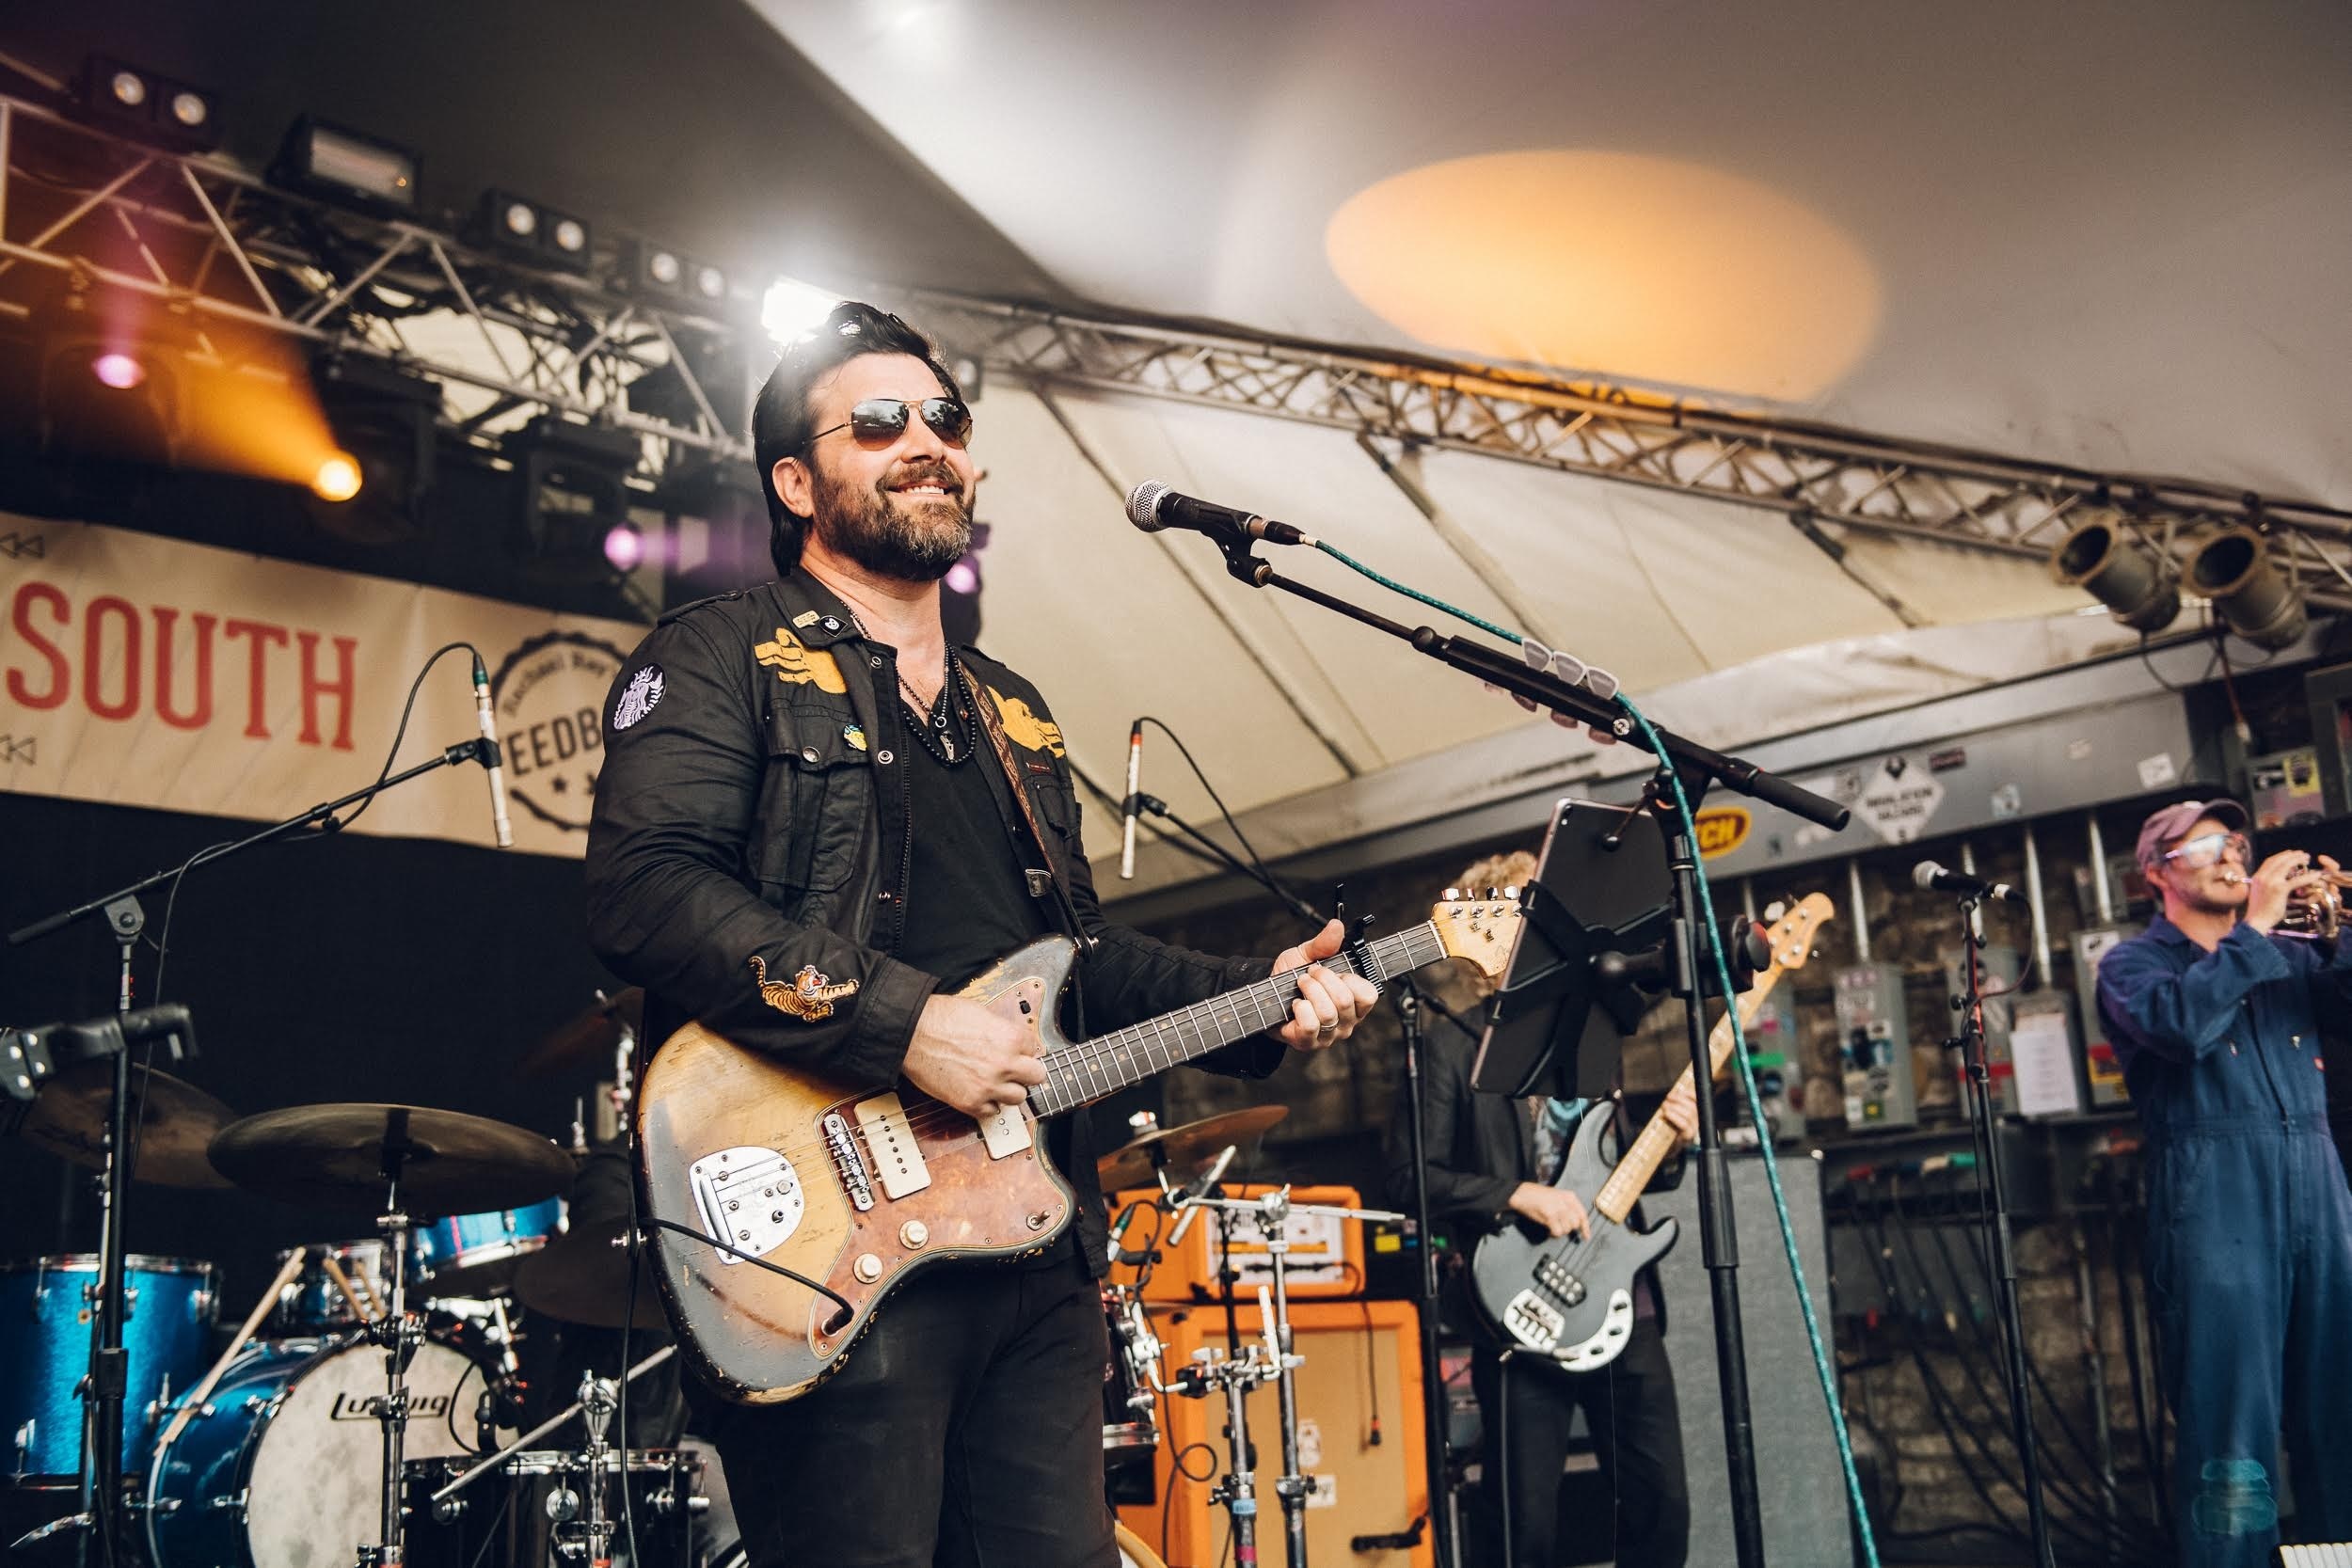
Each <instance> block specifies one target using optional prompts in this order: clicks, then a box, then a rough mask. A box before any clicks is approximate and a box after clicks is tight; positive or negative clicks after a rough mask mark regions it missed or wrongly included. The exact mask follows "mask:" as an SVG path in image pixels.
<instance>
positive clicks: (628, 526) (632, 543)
mask: <svg viewBox="0 0 2352 1568" xmlns="http://www.w3.org/2000/svg"><path fill="white" fill-rule="evenodd" d="M604 558H605V560H607V561H609V562H612V569H613V570H614V571H616V572H633V571H635V570H637V568H638V567H640V566H643V565H644V563H645V535H644V531H643V530H641V529H640V528H639V527H638V526H637V525H636V524H635V523H615V524H613V525H612V527H611V528H609V529H607V530H606V531H605V535H604Z"/></svg>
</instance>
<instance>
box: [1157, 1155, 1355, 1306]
mask: <svg viewBox="0 0 2352 1568" xmlns="http://www.w3.org/2000/svg"><path fill="white" fill-rule="evenodd" d="M1272 1191H1274V1188H1272V1187H1270V1186H1264V1185H1260V1184H1254V1183H1253V1184H1250V1185H1247V1186H1231V1187H1228V1188H1226V1192H1227V1193H1228V1194H1229V1195H1230V1196H1233V1197H1238V1198H1252V1197H1261V1196H1264V1195H1265V1194H1267V1193H1270V1192H1272ZM1157 1196H1159V1193H1158V1189H1156V1188H1136V1189H1132V1190H1130V1191H1127V1192H1122V1193H1120V1195H1119V1196H1118V1200H1117V1206H1116V1207H1115V1208H1114V1209H1113V1211H1112V1212H1113V1213H1114V1214H1117V1213H1118V1212H1120V1211H1122V1210H1124V1209H1125V1208H1126V1207H1127V1205H1128V1204H1130V1203H1132V1202H1134V1201H1135V1200H1136V1199H1137V1198H1150V1197H1157ZM1291 1201H1292V1202H1293V1203H1320V1204H1324V1205H1327V1206H1328V1207H1330V1208H1334V1209H1360V1208H1362V1207H1363V1199H1362V1198H1361V1197H1360V1196H1358V1194H1357V1191H1356V1189H1355V1188H1353V1187H1293V1188H1292V1189H1291ZM1229 1217H1230V1219H1231V1220H1232V1238H1233V1268H1234V1272H1235V1273H1236V1274H1237V1275H1239V1276H1240V1277H1239V1278H1237V1279H1236V1280H1235V1281H1234V1283H1233V1295H1234V1298H1235V1299H1236V1300H1238V1301H1246V1302H1252V1303H1254V1302H1255V1301H1256V1300H1257V1299H1258V1287H1259V1286H1261V1285H1272V1284H1273V1283H1274V1262H1273V1259H1272V1258H1271V1257H1270V1256H1269V1255H1268V1254H1267V1252H1266V1247H1265V1237H1264V1236H1263V1235H1262V1234H1261V1233H1260V1232H1259V1229H1258V1222H1257V1219H1256V1217H1255V1216H1253V1215H1249V1214H1233V1215H1231V1216H1228V1215H1226V1214H1223V1213H1220V1212H1217V1211H1216V1210H1213V1209H1203V1210H1201V1211H1200V1212H1199V1213H1197V1214H1195V1215H1194V1216H1193V1221H1192V1228H1191V1229H1190V1230H1188V1231H1186V1232H1185V1233H1184V1244H1183V1245H1182V1246H1180V1247H1178V1248H1177V1249H1176V1250H1174V1251H1173V1252H1170V1251H1168V1248H1167V1247H1166V1246H1164V1245H1163V1246H1162V1247H1161V1248H1160V1251H1161V1252H1162V1253H1163V1254H1164V1256H1163V1257H1162V1258H1161V1259H1160V1261H1159V1262H1158V1263H1157V1264H1156V1265H1155V1266H1154V1267H1153V1268H1152V1277H1151V1278H1150V1279H1149V1280H1148V1281H1146V1282H1145V1284H1144V1287H1143V1299H1144V1300H1146V1301H1183V1302H1207V1301H1218V1300H1221V1299H1223V1298H1222V1297H1221V1296H1220V1295H1219V1294H1218V1289H1219V1288H1218V1285H1217V1278H1216V1275H1217V1271H1218V1270H1219V1269H1220V1268H1222V1267H1224V1264H1225V1232H1226V1228H1227V1227H1226V1226H1225V1224H1224V1223H1223V1222H1224V1221H1226V1220H1227V1219H1228V1218H1229ZM1159 1224H1160V1234H1161V1236H1162V1237H1165V1236H1166V1235H1167V1234H1168V1231H1169V1230H1171V1229H1173V1228H1174V1227H1175V1225H1176V1216H1175V1215H1172V1214H1169V1215H1162V1216H1160V1221H1159ZM1151 1226H1152V1216H1151V1215H1150V1214H1139V1215H1137V1216H1136V1223H1135V1226H1134V1227H1133V1228H1132V1229H1130V1230H1129V1231H1128V1232H1127V1234H1126V1235H1125V1236H1124V1237H1123V1238H1121V1240H1122V1241H1123V1242H1124V1243H1125V1244H1126V1245H1127V1246H1128V1247H1129V1248H1131V1249H1132V1248H1139V1247H1142V1246H1144V1245H1146V1244H1147V1242H1148V1240H1149V1238H1150V1235H1151ZM1283 1231H1284V1233H1285V1234H1286V1235H1288V1236H1289V1237H1290V1243H1291V1251H1290V1263H1289V1266H1288V1280H1287V1284H1286V1289H1287V1290H1288V1291H1289V1293H1290V1296H1291V1298H1292V1299H1293V1300H1298V1299H1301V1298H1313V1297H1316V1296H1359V1295H1362V1294H1363V1293H1364V1226H1363V1222H1362V1221H1361V1220H1343V1219H1334V1218H1332V1217H1331V1216H1329V1215H1327V1214H1293V1215H1291V1216H1290V1219H1289V1221H1288V1223H1286V1224H1285V1225H1284V1226H1283ZM1136 1272H1137V1271H1136V1269H1135V1268H1133V1267H1131V1266H1129V1265H1127V1264H1124V1263H1118V1264H1113V1265H1112V1267H1111V1278H1112V1279H1113V1280H1115V1281H1117V1282H1118V1283H1120V1284H1121V1285H1133V1284H1134V1283H1135V1282H1136Z"/></svg>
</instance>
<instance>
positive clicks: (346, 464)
mask: <svg viewBox="0 0 2352 1568" xmlns="http://www.w3.org/2000/svg"><path fill="white" fill-rule="evenodd" d="M362 483H363V481H362V480H361V477H360V473H359V460H358V458H356V457H354V456H352V455H351V453H349V452H347V451H339V452H336V453H334V454H332V455H331V456H329V457H327V458H326V459H325V460H324V461H322V462H321V463H320V464H319V471H318V472H317V473H316V474H314V475H312V476H311V479H310V490H311V493H312V494H314V495H316V496H317V497H318V499H321V500H323V501H347V500H349V499H351V498H352V497H354V496H356V495H358V493H359V490H360V487H361V484H362Z"/></svg>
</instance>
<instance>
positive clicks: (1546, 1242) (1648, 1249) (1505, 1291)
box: [1470, 893, 1836, 1372]
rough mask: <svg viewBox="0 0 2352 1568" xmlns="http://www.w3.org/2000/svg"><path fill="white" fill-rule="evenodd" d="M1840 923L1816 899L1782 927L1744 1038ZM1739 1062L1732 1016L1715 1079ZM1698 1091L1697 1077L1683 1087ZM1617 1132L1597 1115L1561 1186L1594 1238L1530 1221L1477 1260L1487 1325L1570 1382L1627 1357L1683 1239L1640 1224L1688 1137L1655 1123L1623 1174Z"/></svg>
mask: <svg viewBox="0 0 2352 1568" xmlns="http://www.w3.org/2000/svg"><path fill="white" fill-rule="evenodd" d="M1835 912H1836V911H1835V909H1834V908H1833V906H1832V905H1831V903H1830V901H1829V898H1828V896H1827V895H1824V894H1819V893H1811V894H1807V895H1805V896H1804V898H1803V899H1802V900H1800V901H1799V902H1798V904H1797V907H1796V908H1794V909H1792V910H1790V911H1788V912H1787V913H1786V914H1784V915H1782V916H1781V917H1780V919H1779V920H1778V921H1777V922H1775V923H1774V924H1773V926H1772V929H1771V931H1770V932H1768V933H1767V940H1768V941H1769V942H1770V944H1771V947H1772V962H1771V964H1770V966H1769V967H1767V968H1764V969H1761V970H1759V971H1757V972H1756V980H1755V983H1754V984H1752V985H1751V986H1749V987H1748V989H1747V990H1745V991H1742V992H1741V993H1740V1004H1739V1006H1740V1027H1741V1028H1743V1029H1744V1028H1745V1027H1746V1026H1747V1025H1748V1024H1749V1023H1751V1022H1754V1020H1755V1018H1756V1012H1757V1010H1758V1009H1759V1008H1761V1007H1762V1006H1763V1005H1764V999H1765V998H1766V997H1768V996H1770V995H1771V994H1772V988H1773V987H1774V986H1775V985H1777V984H1778V983H1779V981H1780V977H1781V975H1783V974H1786V973H1788V971H1790V970H1795V969H1802V968H1804V961H1805V959H1806V958H1807V957H1808V956H1809V955H1810V953H1811V950H1812V946H1813V936H1814V933H1815V932H1817V931H1819V930H1820V928H1821V927H1822V925H1823V924H1824V923H1826V922H1827V921H1828V920H1829V919H1830V917H1831V916H1832V915H1833V914H1834V913H1835ZM1730 1059H1731V1017H1730V1015H1729V1014H1728V1013H1726V1014H1725V1015H1724V1018H1723V1019H1722V1020H1721V1021H1720V1022H1717V1023H1716V1025H1715V1030H1714V1033H1713V1034H1712V1035H1710V1036H1709V1037H1708V1063H1709V1071H1710V1074H1711V1073H1719V1072H1721V1071H1723V1069H1724V1063H1725V1062H1727V1061H1729V1060H1730ZM1690 1082H1691V1069H1689V1068H1687V1067H1686V1068H1684V1069H1682V1076H1681V1077H1680V1078H1679V1079H1677V1080H1676V1085H1675V1086H1676V1087H1677V1088H1679V1087H1681V1086H1682V1085H1685V1084H1688V1083H1690ZM1610 1120H1611V1117H1609V1115H1608V1113H1607V1110H1606V1108H1605V1106H1602V1105H1596V1106H1595V1107H1594V1108H1593V1109H1592V1110H1591V1111H1589V1112H1587V1113H1586V1114H1585V1117H1584V1119H1583V1120H1582V1121H1581V1122H1579V1123H1578V1124H1577V1129H1576V1136H1575V1138H1574V1139H1573V1140H1572V1141H1571V1142H1570V1144H1569V1146H1568V1157H1567V1159H1566V1160H1565V1162H1564V1163H1563V1164H1561V1167H1560V1174H1559V1176H1558V1177H1557V1178H1556V1179H1554V1180H1553V1181H1552V1185H1553V1186H1555V1187H1562V1188H1565V1189H1566V1190H1568V1191H1569V1192H1572V1193H1574V1194H1576V1196H1578V1197H1579V1198H1581V1199H1582V1200H1583V1204H1584V1212H1585V1214H1586V1216H1587V1218H1586V1221H1585V1230H1584V1234H1583V1235H1582V1236H1581V1237H1579V1236H1560V1237H1553V1236H1549V1235H1547V1234H1545V1233H1544V1232H1543V1231H1542V1229H1540V1228H1539V1227H1535V1226H1534V1225H1532V1224H1530V1223H1528V1222H1526V1221H1521V1222H1520V1223H1519V1224H1518V1225H1514V1226H1510V1227H1505V1228H1503V1229H1502V1230H1498V1231H1495V1232H1493V1233H1491V1234H1489V1235H1487V1236H1486V1237H1485V1238H1483V1239H1482V1240H1481V1241H1480V1242H1479V1243H1478V1247H1477V1250H1476V1251H1475V1252H1474V1253H1473V1254H1472V1255H1471V1258H1470V1287H1471V1294H1472V1295H1473V1296H1474V1297H1475V1298H1476V1300H1477V1302H1478V1307H1479V1310H1480V1312H1481V1313H1482V1314H1483V1315H1484V1316H1485V1317H1486V1321H1487V1323H1488V1324H1489V1325H1490V1326H1491V1327H1493V1328H1494V1329H1495V1330H1496V1332H1498V1333H1500V1334H1502V1335H1503V1336H1505V1337H1506V1338H1509V1339H1511V1340H1513V1341H1515V1342H1517V1343H1518V1345H1519V1346H1520V1347H1522V1348H1523V1349H1525V1350H1528V1351H1532V1352H1534V1353H1535V1354H1538V1355H1543V1356H1548V1357H1549V1358H1550V1359H1551V1360H1552V1361H1554V1362H1556V1363H1558V1364H1559V1365H1560V1366H1561V1367H1563V1368H1565V1369H1566V1370H1570V1371H1579V1372H1589V1371H1591V1370H1594V1369H1596V1368H1598V1367H1605V1366H1607V1365H1608V1364H1609V1363H1610V1362H1611V1361H1613V1360H1615V1359H1616V1356H1617V1353H1618V1352H1619V1351H1622V1350H1623V1349H1625V1345H1626V1338H1627V1336H1628V1335H1629V1334H1631V1333H1632V1331H1633V1276H1634V1275H1637V1274H1639V1273H1641V1272H1642V1271H1643V1270H1644V1269H1645V1268H1647V1267H1649V1265H1650V1264H1652V1263H1653V1262H1656V1261H1657V1260H1658V1259H1660V1258H1661V1257H1663V1256H1664V1255H1665V1253H1666V1249H1667V1248H1669V1247H1671V1246H1673V1245H1674V1244H1675V1236H1676V1233H1677V1229H1678V1228H1679V1227H1677V1225H1676V1223H1675V1222H1674V1221H1673V1220H1671V1219H1665V1220H1661V1221H1660V1222H1659V1223H1658V1224H1656V1225H1654V1226H1652V1227H1650V1228H1649V1229H1647V1230H1636V1229H1634V1228H1633V1227H1632V1226H1631V1224H1630V1223H1629V1216H1630V1215H1631V1214H1632V1212H1633V1205H1634V1201H1635V1200H1636V1199H1637V1198H1639V1197H1640V1196H1641V1194H1642V1189H1643V1188H1644V1187H1646V1186H1648V1185H1649V1180H1650V1178H1651V1176H1653V1175H1654V1174H1656V1172H1657V1170H1658V1167H1659V1165H1660V1164H1661V1162H1663V1161H1664V1160H1665V1159H1666V1158H1667V1156H1669V1155H1671V1154H1672V1153H1674V1152H1675V1150H1676V1149H1677V1148H1680V1147H1681V1143H1682V1138H1681V1134H1679V1133H1678V1132H1676V1131H1675V1130H1674V1128H1673V1127H1672V1126H1670V1125H1669V1124H1668V1123H1667V1122H1666V1120H1665V1118H1664V1117H1662V1116H1654V1117H1650V1119H1649V1124H1648V1125H1647V1126H1645V1127H1644V1128H1643V1129H1642V1133H1641V1136H1639V1137H1637V1138H1635V1139H1634V1140H1633V1142H1632V1144H1631V1145H1630V1146H1629V1148H1627V1149H1626V1150H1625V1154H1624V1157H1623V1158H1622V1159H1620V1160H1619V1161H1618V1162H1617V1164H1616V1167H1615V1168H1614V1169H1612V1168H1611V1167H1610V1164H1609V1162H1608V1161H1607V1160H1605V1159H1603V1158H1602V1157H1601V1152H1600V1140H1601V1134H1602V1133H1603V1132H1605V1131H1607V1129H1608V1126H1609V1122H1610Z"/></svg>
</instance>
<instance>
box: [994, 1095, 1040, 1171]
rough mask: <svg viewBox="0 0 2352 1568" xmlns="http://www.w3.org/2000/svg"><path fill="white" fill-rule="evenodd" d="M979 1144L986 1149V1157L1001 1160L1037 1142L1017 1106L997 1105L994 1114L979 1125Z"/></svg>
mask: <svg viewBox="0 0 2352 1568" xmlns="http://www.w3.org/2000/svg"><path fill="white" fill-rule="evenodd" d="M980 1142H981V1143H982V1144H984V1145H986V1146H987V1148H988V1157H989V1158H990V1159H992V1160H1001V1159H1003V1158H1004V1157H1005V1156H1006V1155H1008V1154H1018V1153H1020V1152H1021V1151H1022V1150H1023V1149H1025V1148H1029V1147H1030V1146H1031V1145H1033V1144H1035V1143H1036V1142H1037V1135H1036V1134H1035V1133H1033V1132H1030V1131H1029V1118H1028V1117H1025V1116H1023V1115H1022V1114H1021V1107H1020V1106H1018V1105H999V1106H997V1107H996V1114H995V1115H994V1116H992V1117H989V1118H988V1119H987V1120H986V1121H983V1122H982V1123H980Z"/></svg>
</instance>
